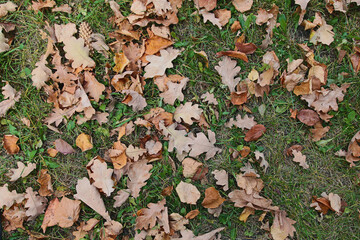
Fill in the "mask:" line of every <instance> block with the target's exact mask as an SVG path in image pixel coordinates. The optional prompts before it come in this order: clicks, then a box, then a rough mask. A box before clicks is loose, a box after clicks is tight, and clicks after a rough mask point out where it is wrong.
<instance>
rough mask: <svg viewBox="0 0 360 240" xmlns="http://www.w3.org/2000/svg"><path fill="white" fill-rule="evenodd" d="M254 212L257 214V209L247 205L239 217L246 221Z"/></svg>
mask: <svg viewBox="0 0 360 240" xmlns="http://www.w3.org/2000/svg"><path fill="white" fill-rule="evenodd" d="M252 214H255V210H254V209H253V208H249V207H245V208H244V210H243V211H242V213H241V215H240V217H239V220H240V221H242V222H246V221H247V219H248V217H249V216H250V215H252Z"/></svg>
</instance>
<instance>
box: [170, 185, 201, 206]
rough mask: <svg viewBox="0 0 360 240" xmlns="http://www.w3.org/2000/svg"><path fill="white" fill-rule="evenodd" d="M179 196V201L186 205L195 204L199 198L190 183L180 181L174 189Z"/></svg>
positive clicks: (197, 192)
mask: <svg viewBox="0 0 360 240" xmlns="http://www.w3.org/2000/svg"><path fill="white" fill-rule="evenodd" d="M175 190H176V192H177V194H178V195H179V198H180V201H181V202H183V203H187V204H194V205H195V204H196V202H197V201H198V200H199V198H200V192H199V190H197V188H196V187H195V186H194V185H192V184H191V183H185V182H183V181H181V182H180V183H179V184H178V185H177V187H176V188H175Z"/></svg>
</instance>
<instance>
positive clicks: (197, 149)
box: [189, 130, 222, 160]
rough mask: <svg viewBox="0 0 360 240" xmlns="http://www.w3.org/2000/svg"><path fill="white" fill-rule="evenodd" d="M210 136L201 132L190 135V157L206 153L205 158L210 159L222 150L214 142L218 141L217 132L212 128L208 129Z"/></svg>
mask: <svg viewBox="0 0 360 240" xmlns="http://www.w3.org/2000/svg"><path fill="white" fill-rule="evenodd" d="M207 133H208V138H209V139H208V138H207V137H206V136H205V134H204V133H202V132H200V133H197V134H196V137H195V136H194V135H190V138H191V139H192V142H191V143H190V144H191V151H190V153H189V156H190V157H198V156H199V155H201V154H203V153H206V155H205V160H209V159H210V158H212V157H214V156H215V154H216V153H220V152H221V151H222V150H221V149H220V148H218V147H215V146H214V144H215V142H216V138H215V133H214V132H213V131H211V130H208V131H207Z"/></svg>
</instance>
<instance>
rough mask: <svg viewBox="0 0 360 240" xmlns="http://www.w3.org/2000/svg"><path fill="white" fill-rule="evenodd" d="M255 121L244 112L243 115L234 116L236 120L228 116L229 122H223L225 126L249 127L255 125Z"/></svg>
mask: <svg viewBox="0 0 360 240" xmlns="http://www.w3.org/2000/svg"><path fill="white" fill-rule="evenodd" d="M256 124H257V122H255V120H254V117H249V116H248V115H246V114H245V116H244V117H243V118H242V117H241V115H240V114H239V115H237V116H236V121H235V120H234V118H230V120H229V122H227V123H226V124H225V126H226V127H229V128H231V127H232V126H236V127H238V128H241V129H242V130H244V129H251V128H252V127H253V126H255V125H256Z"/></svg>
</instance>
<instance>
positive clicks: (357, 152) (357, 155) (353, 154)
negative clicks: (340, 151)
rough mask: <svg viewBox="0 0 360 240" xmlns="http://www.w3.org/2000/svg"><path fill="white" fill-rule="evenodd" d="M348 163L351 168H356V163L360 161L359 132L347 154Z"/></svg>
mask: <svg viewBox="0 0 360 240" xmlns="http://www.w3.org/2000/svg"><path fill="white" fill-rule="evenodd" d="M346 161H348V162H349V163H350V167H354V166H355V164H354V162H357V161H360V131H358V132H357V133H356V134H355V135H354V137H353V138H352V139H351V141H350V143H349V146H348V150H347V153H346Z"/></svg>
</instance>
